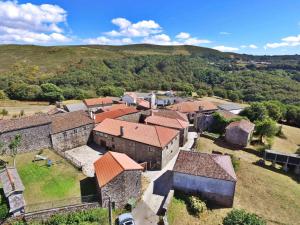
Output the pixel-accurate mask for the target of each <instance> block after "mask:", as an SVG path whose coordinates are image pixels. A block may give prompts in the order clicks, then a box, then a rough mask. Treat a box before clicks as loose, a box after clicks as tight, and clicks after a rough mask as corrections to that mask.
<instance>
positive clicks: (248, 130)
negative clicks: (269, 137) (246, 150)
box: [225, 119, 255, 147]
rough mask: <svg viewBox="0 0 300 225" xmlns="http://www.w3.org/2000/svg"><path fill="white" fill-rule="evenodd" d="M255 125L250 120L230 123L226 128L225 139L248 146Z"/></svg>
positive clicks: (231, 142)
mask: <svg viewBox="0 0 300 225" xmlns="http://www.w3.org/2000/svg"><path fill="white" fill-rule="evenodd" d="M254 128H255V125H254V124H253V123H251V122H250V121H248V120H244V119H243V120H240V121H235V122H232V123H230V124H229V125H228V126H227V127H226V128H225V140H226V141H227V142H228V143H230V144H234V145H239V146H242V147H246V146H247V145H248V143H249V142H250V140H251V137H252V134H253V131H254Z"/></svg>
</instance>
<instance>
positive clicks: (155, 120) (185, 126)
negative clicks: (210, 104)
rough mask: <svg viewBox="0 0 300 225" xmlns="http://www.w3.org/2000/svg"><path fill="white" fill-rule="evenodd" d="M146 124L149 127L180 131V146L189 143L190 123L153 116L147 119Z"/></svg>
mask: <svg viewBox="0 0 300 225" xmlns="http://www.w3.org/2000/svg"><path fill="white" fill-rule="evenodd" d="M145 123H146V124H149V125H157V126H162V127H167V128H172V129H176V130H178V131H179V136H180V140H179V146H183V145H184V144H185V142H186V141H187V136H188V130H189V122H187V121H183V120H180V119H175V118H168V117H162V116H153V115H152V116H149V117H147V118H146V120H145Z"/></svg>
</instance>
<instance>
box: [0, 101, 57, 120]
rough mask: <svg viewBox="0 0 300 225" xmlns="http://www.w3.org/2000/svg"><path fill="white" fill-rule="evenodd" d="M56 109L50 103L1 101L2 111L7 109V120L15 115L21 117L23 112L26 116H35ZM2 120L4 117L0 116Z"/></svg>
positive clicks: (0, 107)
mask: <svg viewBox="0 0 300 225" xmlns="http://www.w3.org/2000/svg"><path fill="white" fill-rule="evenodd" d="M52 108H54V106H53V105H49V103H48V102H37V101H34V102H30V101H16V100H5V101H3V100H2V101H0V110H2V109H6V110H7V111H8V113H9V114H8V116H6V117H5V119H8V118H11V117H13V115H19V114H20V112H21V111H22V110H23V111H24V113H25V116H26V115H33V114H35V113H38V112H44V113H46V112H48V111H49V110H50V109H52ZM0 118H2V116H0Z"/></svg>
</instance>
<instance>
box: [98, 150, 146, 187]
mask: <svg viewBox="0 0 300 225" xmlns="http://www.w3.org/2000/svg"><path fill="white" fill-rule="evenodd" d="M94 167H95V173H96V177H97V181H98V184H99V186H100V187H103V186H105V185H106V184H107V183H109V182H110V181H111V180H113V179H114V178H115V177H117V176H118V175H119V174H121V173H122V172H123V171H126V170H142V169H143V167H142V166H141V165H139V164H138V163H136V162H135V161H134V160H132V159H131V158H129V157H128V156H127V155H126V154H123V153H117V152H111V151H109V152H107V153H105V154H104V155H103V156H102V157H101V158H100V159H98V160H97V161H96V162H95V163H94Z"/></svg>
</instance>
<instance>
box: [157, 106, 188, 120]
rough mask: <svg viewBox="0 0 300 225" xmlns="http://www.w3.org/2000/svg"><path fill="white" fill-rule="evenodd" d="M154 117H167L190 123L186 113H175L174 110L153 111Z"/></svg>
mask: <svg viewBox="0 0 300 225" xmlns="http://www.w3.org/2000/svg"><path fill="white" fill-rule="evenodd" d="M152 115H153V116H162V117H167V118H171V119H179V120H183V121H186V122H188V121H189V120H188V118H187V116H186V115H185V114H184V113H181V112H178V111H174V110H169V109H157V110H152Z"/></svg>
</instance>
